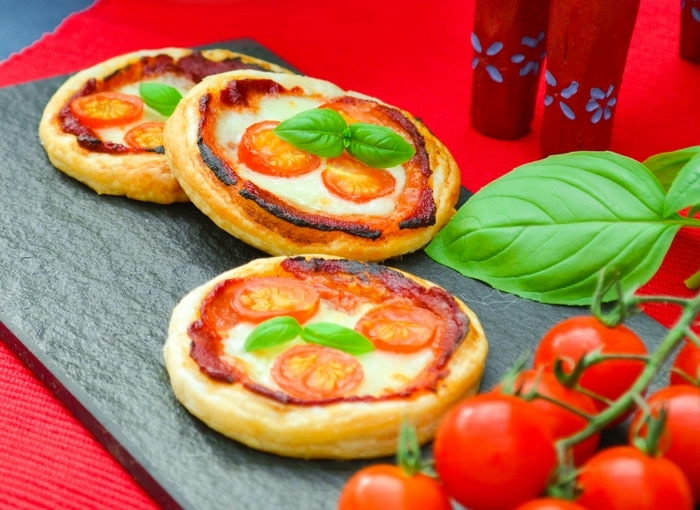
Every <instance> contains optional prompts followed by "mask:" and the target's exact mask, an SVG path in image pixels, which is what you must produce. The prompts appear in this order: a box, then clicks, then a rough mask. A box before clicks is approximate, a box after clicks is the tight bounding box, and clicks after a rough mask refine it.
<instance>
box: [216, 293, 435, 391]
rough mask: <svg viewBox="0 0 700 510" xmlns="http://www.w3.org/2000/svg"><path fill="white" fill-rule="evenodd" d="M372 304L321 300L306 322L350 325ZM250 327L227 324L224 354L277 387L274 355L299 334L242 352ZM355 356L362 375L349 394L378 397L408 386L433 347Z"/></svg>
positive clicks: (251, 374) (256, 379)
mask: <svg viewBox="0 0 700 510" xmlns="http://www.w3.org/2000/svg"><path fill="white" fill-rule="evenodd" d="M372 306H373V305H367V306H365V307H359V309H358V310H357V311H356V312H355V313H353V314H346V313H344V312H341V311H338V310H337V309H335V308H332V307H330V306H329V305H328V304H327V303H325V302H321V305H320V306H319V311H318V312H317V313H316V315H314V317H313V318H312V319H310V320H309V322H310V323H311V322H331V323H334V324H338V325H341V326H345V327H346V328H350V329H353V328H354V327H355V324H357V321H358V320H359V319H360V317H362V315H364V313H365V312H366V311H367V310H368V309H369V308H371V307H372ZM253 329H255V324H252V323H249V322H241V323H239V324H237V325H235V326H234V327H233V328H231V329H230V330H229V332H228V336H227V338H226V339H225V340H224V352H225V355H226V356H228V357H231V358H235V359H236V360H237V362H238V363H242V364H243V366H244V367H245V370H246V373H247V374H248V376H249V377H250V378H251V379H252V380H253V381H254V382H256V383H259V384H262V385H263V386H265V387H267V388H272V389H279V387H278V386H277V383H276V382H275V381H274V379H273V378H272V375H271V368H272V365H273V363H274V361H275V358H276V357H277V356H278V355H280V354H281V353H282V352H284V351H285V350H287V349H289V348H290V347H292V346H293V345H296V344H302V343H304V342H303V340H301V338H295V339H293V340H291V341H289V342H287V343H285V344H283V345H278V346H275V347H272V348H269V349H261V350H259V351H255V352H246V351H245V350H244V349H243V346H244V344H245V340H246V338H248V335H250V333H251V332H252V331H253ZM356 358H357V360H358V361H359V362H360V364H361V365H362V368H363V370H364V373H365V377H364V379H363V381H362V383H360V385H359V386H358V387H357V388H355V390H354V391H353V392H352V394H353V395H357V396H372V397H381V396H384V395H389V394H392V393H396V392H398V391H400V390H402V389H403V388H405V387H407V386H409V385H410V383H411V381H413V380H414V379H415V378H416V377H417V376H418V375H419V374H420V373H421V372H422V371H423V370H424V369H425V368H426V367H427V366H428V364H429V363H430V362H431V361H432V358H433V351H432V350H431V349H430V348H425V349H422V350H420V351H418V352H415V353H408V354H400V353H394V352H388V351H380V350H378V349H377V350H374V351H372V352H369V353H366V354H362V355H359V356H357V357H356Z"/></svg>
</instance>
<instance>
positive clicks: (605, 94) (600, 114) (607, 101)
mask: <svg viewBox="0 0 700 510" xmlns="http://www.w3.org/2000/svg"><path fill="white" fill-rule="evenodd" d="M614 90H615V86H614V85H613V84H612V83H611V84H610V86H609V87H608V90H607V91H603V90H602V89H599V88H598V87H593V88H592V89H591V99H589V101H588V103H586V111H587V112H588V113H593V115H591V122H592V123H593V124H597V123H598V122H600V120H601V119H605V120H610V119H611V117H612V111H611V108H612V107H613V106H615V104H616V103H617V98H616V97H615V96H613V95H612V94H613V91H614Z"/></svg>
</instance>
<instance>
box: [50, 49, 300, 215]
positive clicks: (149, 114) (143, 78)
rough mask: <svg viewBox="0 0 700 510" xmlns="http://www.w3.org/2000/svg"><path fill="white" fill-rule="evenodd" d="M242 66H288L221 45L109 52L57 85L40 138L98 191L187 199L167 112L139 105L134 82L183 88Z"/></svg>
mask: <svg viewBox="0 0 700 510" xmlns="http://www.w3.org/2000/svg"><path fill="white" fill-rule="evenodd" d="M246 68H252V69H261V70H265V71H275V72H289V71H286V70H285V69H284V68H282V67H280V66H277V65H274V64H272V63H269V62H266V61H263V60H260V59H256V58H253V57H250V56H247V55H243V54H240V53H235V52H231V51H229V50H225V49H213V50H203V51H195V50H191V49H184V48H163V49H157V50H143V51H136V52H133V53H128V54H125V55H120V56H117V57H114V58H111V59H109V60H106V61H104V62H102V63H99V64H97V65H95V66H93V67H91V68H89V69H85V70H83V71H81V72H79V73H76V74H75V75H73V76H71V77H70V78H68V79H67V80H66V81H65V82H64V83H63V84H62V85H61V86H60V87H59V88H58V90H57V91H56V92H55V94H54V95H53V96H52V98H51V99H50V100H49V102H48V104H47V105H46V107H45V109H44V113H43V116H42V119H41V122H40V125H39V138H40V140H41V143H42V145H43V146H44V149H45V150H46V153H47V155H48V157H49V160H50V161H51V163H52V164H53V165H54V166H55V167H56V168H58V169H59V170H61V171H63V172H64V173H66V174H68V175H69V176H71V177H73V178H75V179H77V180H79V181H81V182H83V183H84V184H86V185H88V186H89V187H91V188H92V189H94V190H95V191H97V192H98V193H100V194H109V195H126V196H127V197H129V198H133V199H136V200H142V201H148V202H156V203H164V204H167V203H171V202H183V201H187V195H186V194H185V193H184V192H183V191H182V188H180V185H179V184H178V182H177V180H176V179H175V178H174V177H173V176H172V174H171V173H170V170H169V168H168V164H167V162H166V160H165V156H164V155H163V147H162V132H163V125H164V121H165V120H166V118H167V116H166V115H164V114H162V113H159V112H158V111H156V109H153V108H151V107H149V106H145V105H144V102H143V100H142V99H141V97H140V95H139V86H140V84H141V83H149V82H150V83H162V84H165V85H167V86H169V87H172V88H174V89H175V90H177V91H179V93H181V94H184V93H185V92H186V91H187V90H189V89H190V88H191V87H192V86H193V85H195V84H196V83H198V82H199V81H201V80H202V78H204V77H205V76H208V75H210V74H214V73H219V72H223V71H229V70H232V69H246Z"/></svg>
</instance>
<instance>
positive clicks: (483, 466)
mask: <svg viewBox="0 0 700 510" xmlns="http://www.w3.org/2000/svg"><path fill="white" fill-rule="evenodd" d="M433 456H434V460H435V469H436V471H437V473H438V476H439V478H440V480H442V483H443V485H444V487H445V490H446V491H447V494H448V495H449V496H451V497H452V498H454V499H455V500H456V501H457V502H459V503H460V504H462V505H464V506H465V507H467V508H469V509H470V510H512V508H514V507H515V506H517V505H519V504H521V503H524V502H526V501H528V500H530V499H533V498H536V497H538V496H539V495H540V494H541V493H542V492H543V490H544V489H545V486H546V484H547V480H548V477H549V475H550V473H551V472H552V470H553V469H554V468H555V466H556V463H557V459H556V453H555V449H554V442H553V438H552V434H551V431H550V428H549V423H548V421H547V419H546V417H544V416H543V414H542V413H541V412H540V411H539V410H538V409H537V408H535V407H534V406H532V404H530V403H529V402H526V401H524V400H522V399H521V398H518V397H515V396H512V395H503V394H498V393H484V394H480V395H477V396H474V397H470V398H467V399H465V400H463V401H462V402H460V403H459V404H457V405H456V406H455V407H454V408H452V409H451V410H450V411H449V412H448V413H447V415H446V416H445V417H444V418H443V420H442V421H441V422H440V424H439V425H438V429H437V432H436V435H435V441H434V443H433Z"/></svg>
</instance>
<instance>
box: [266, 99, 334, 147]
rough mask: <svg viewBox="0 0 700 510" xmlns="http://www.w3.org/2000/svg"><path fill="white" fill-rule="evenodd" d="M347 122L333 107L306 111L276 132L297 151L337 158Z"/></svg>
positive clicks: (275, 130)
mask: <svg viewBox="0 0 700 510" xmlns="http://www.w3.org/2000/svg"><path fill="white" fill-rule="evenodd" d="M346 127H347V124H346V123H345V119H343V117H342V116H341V115H340V114H339V113H338V112H336V111H335V110H331V109H330V108H317V109H313V110H305V111H303V112H300V113H298V114H296V115H295V116H294V117H291V118H289V119H287V120H285V121H283V122H281V123H280V124H279V125H278V126H277V127H276V128H275V129H274V132H275V134H276V135H277V136H279V137H280V138H281V139H282V140H284V141H285V142H287V143H290V144H291V145H293V146H294V147H296V148H297V149H301V150H303V151H306V152H309V153H311V154H315V155H316V156H321V157H322V158H336V157H338V156H340V155H341V154H342V153H343V147H344V145H343V130H345V128H346Z"/></svg>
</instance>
